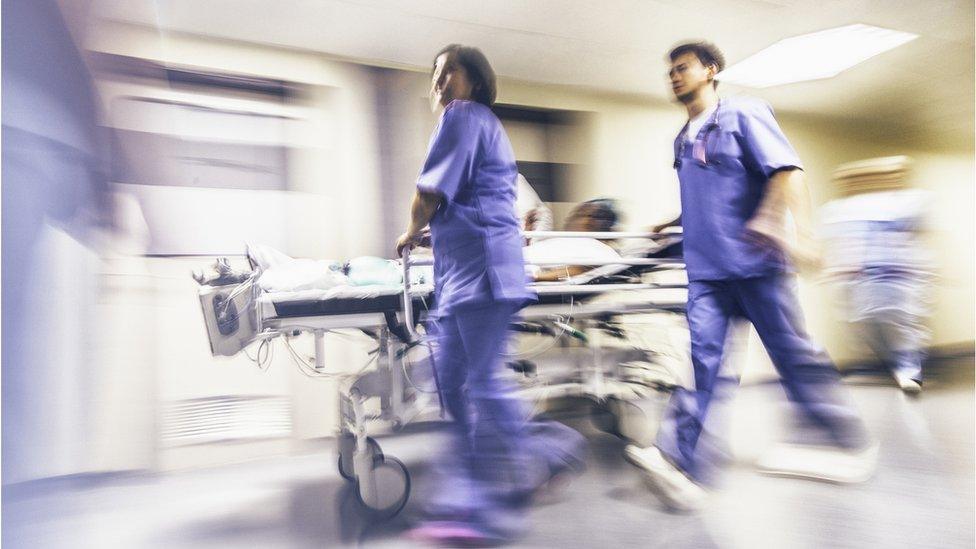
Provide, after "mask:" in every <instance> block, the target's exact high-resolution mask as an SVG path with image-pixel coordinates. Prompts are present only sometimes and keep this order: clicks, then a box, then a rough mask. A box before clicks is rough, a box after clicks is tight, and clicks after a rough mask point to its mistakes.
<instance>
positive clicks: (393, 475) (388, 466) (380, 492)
mask: <svg viewBox="0 0 976 549" xmlns="http://www.w3.org/2000/svg"><path fill="white" fill-rule="evenodd" d="M371 476H372V485H373V486H372V488H373V489H372V493H371V494H364V493H363V492H365V491H366V490H365V488H366V486H365V483H364V482H363V479H359V485H358V486H357V487H356V488H357V490H356V499H358V500H359V503H360V504H362V506H363V507H365V508H366V509H368V510H369V511H371V512H373V513H376V514H377V515H382V516H386V517H391V516H393V515H396V514H397V513H399V512H400V510H401V509H403V506H404V505H406V504H407V499H409V497H410V473H408V472H407V466H406V465H404V464H403V462H402V461H400V460H399V459H397V458H395V457H393V456H383V457H382V458H381V459H378V460H376V461H374V462H373V470H372V475H371Z"/></svg>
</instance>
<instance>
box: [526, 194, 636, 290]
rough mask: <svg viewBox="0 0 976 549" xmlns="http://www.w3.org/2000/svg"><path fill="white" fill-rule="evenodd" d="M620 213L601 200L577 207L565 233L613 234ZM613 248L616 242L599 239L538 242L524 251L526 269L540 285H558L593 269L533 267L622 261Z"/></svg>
mask: <svg viewBox="0 0 976 549" xmlns="http://www.w3.org/2000/svg"><path fill="white" fill-rule="evenodd" d="M618 219H619V216H618V215H617V210H616V208H615V207H614V203H613V201H612V200H609V199H605V198H601V199H597V200H588V201H586V202H583V203H581V204H579V205H577V206H576V207H575V208H573V210H572V211H571V212H570V214H569V217H568V218H567V219H566V223H565V225H564V226H563V230H564V231H570V232H611V231H614V230H615V228H616V226H617V220H618ZM610 244H613V241H606V240H604V241H600V240H597V239H595V238H560V237H555V238H547V239H545V240H536V241H534V242H533V243H532V244H530V245H529V246H526V247H525V248H523V249H522V253H523V255H524V257H525V263H526V269H527V270H529V271H530V273H531V275H532V278H533V280H535V281H536V282H555V281H559V280H564V279H567V278H571V277H573V276H577V275H580V274H583V273H585V272H586V271H588V270H590V269H592V268H593V266H592V265H565V266H557V267H554V266H551V265H550V266H545V267H536V266H534V265H532V264H533V263H546V262H553V261H562V260H572V259H578V260H582V259H585V260H592V261H601V262H606V263H608V264H612V263H613V261H614V260H616V259H620V253H618V252H617V250H615V249H614V248H613V247H612V246H611V245H610Z"/></svg>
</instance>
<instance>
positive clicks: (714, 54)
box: [668, 42, 725, 87]
mask: <svg viewBox="0 0 976 549" xmlns="http://www.w3.org/2000/svg"><path fill="white" fill-rule="evenodd" d="M686 53H691V54H694V55H695V57H697V58H698V60H699V61H701V64H702V65H704V66H706V67H708V66H712V67H715V74H718V73H720V72H722V71H723V70H725V56H724V55H722V50H720V49H718V46H716V45H715V44H712V43H711V42H688V43H686V44H680V45H678V46H675V47H674V49H672V50H671V52H670V53H668V58H669V59H671V62H672V63H673V62H674V60H675V59H677V58H679V57H681V56H682V55H684V54H686ZM712 85H713V86H714V87H718V80H712Z"/></svg>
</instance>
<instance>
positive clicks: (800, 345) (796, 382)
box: [627, 43, 876, 510]
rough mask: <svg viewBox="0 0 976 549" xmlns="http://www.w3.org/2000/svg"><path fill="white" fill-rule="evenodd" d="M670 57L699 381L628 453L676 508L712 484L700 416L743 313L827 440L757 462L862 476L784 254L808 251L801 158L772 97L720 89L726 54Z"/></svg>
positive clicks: (694, 49) (809, 256)
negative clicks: (649, 442)
mask: <svg viewBox="0 0 976 549" xmlns="http://www.w3.org/2000/svg"><path fill="white" fill-rule="evenodd" d="M669 58H670V61H671V69H670V73H669V74H670V78H671V85H672V90H673V92H674V94H675V97H676V98H677V99H678V100H679V101H680V102H681V103H682V104H683V105H684V106H685V108H686V109H687V111H688V118H689V121H688V123H687V124H686V125H685V127H684V128H683V129H682V130H681V132H680V133H679V135H678V137H677V139H676V140H675V143H674V152H675V160H674V166H675V169H676V170H677V172H678V179H679V181H680V183H681V206H682V213H681V217H680V218H679V219H680V224H681V225H682V227H683V231H684V256H685V264H686V265H687V271H688V279H689V285H688V325H689V328H690V330H691V355H692V362H693V365H694V370H695V390H694V391H689V390H681V389H679V390H678V391H676V392H675V394H674V395H673V397H672V400H671V403H670V405H669V408H668V410H667V412H666V415H665V419H664V422H663V424H662V425H661V428H660V430H659V433H658V438H657V442H656V446H652V447H649V448H644V449H641V448H637V447H633V446H632V447H629V448H628V449H627V456H628V458H629V459H630V460H631V461H632V462H633V463H634V464H636V465H638V466H639V467H641V468H642V469H643V470H644V472H645V473H646V474H647V477H648V480H649V481H650V484H651V486H652V488H654V489H655V492H656V493H657V494H658V495H659V496H660V497H661V499H662V500H663V501H664V502H665V503H666V504H668V505H669V506H670V507H671V508H673V509H679V510H681V509H684V510H690V509H693V508H695V507H697V506H698V504H700V503H701V501H702V499H703V497H704V495H705V492H704V490H703V489H702V485H707V484H709V481H710V480H711V479H712V477H713V473H714V469H715V462H716V461H717V460H716V459H715V457H714V456H711V455H710V450H709V448H710V447H711V446H710V445H709V444H707V441H706V442H705V443H701V442H702V438H703V437H702V431H703V425H704V424H705V420H706V416H707V412H708V410H709V404H710V403H713V396H714V395H715V394H716V393H717V392H720V385H721V384H720V383H717V382H718V380H719V370H720V367H721V364H722V355H723V350H724V346H725V340H726V336H727V333H728V329H729V325H730V322H731V321H732V320H733V319H736V318H745V319H746V320H748V321H750V322H751V323H752V324H753V326H754V327H755V328H756V332H757V333H758V334H759V337H760V338H761V339H762V342H763V345H764V346H765V347H766V350H767V351H768V353H769V355H770V357H771V358H772V361H773V364H774V365H775V366H776V369H777V370H778V372H779V374H780V376H781V378H782V384H783V386H784V388H785V389H786V393H787V395H788V396H789V398H790V399H791V400H792V401H793V402H794V403H795V404H796V405H797V407H798V409H799V411H800V415H801V417H802V419H803V420H805V423H806V424H808V425H810V426H812V427H815V428H817V431H819V432H820V433H821V434H823V435H824V438H825V442H826V443H827V445H828V447H831V448H832V449H831V450H827V449H826V448H823V447H813V446H790V447H780V448H778V449H776V450H775V451H774V452H773V453H771V454H770V455H769V456H768V458H767V459H766V460H764V461H763V462H762V463H761V464H760V466H761V467H763V468H765V469H766V470H767V471H768V472H771V473H778V474H787V475H794V476H808V477H817V478H823V479H827V480H832V481H837V482H853V481H859V480H865V479H866V478H867V477H868V476H870V474H871V472H872V471H873V464H874V459H875V458H874V456H875V453H876V449H875V448H874V447H873V446H872V445H870V443H869V440H868V437H867V434H866V432H865V430H864V428H863V425H862V423H861V421H860V419H859V417H858V414H857V413H856V412H855V410H854V409H853V408H852V406H851V404H850V403H849V402H848V401H847V400H846V399H845V398H844V397H843V395H842V394H840V393H841V391H840V386H839V376H838V372H837V369H836V367H835V366H834V364H833V363H832V362H831V360H830V358H829V357H828V356H827V355H826V354H825V353H824V352H823V350H822V349H821V348H820V347H818V346H817V345H816V344H815V343H814V342H813V341H811V340H810V337H809V336H808V335H807V333H806V330H805V328H804V325H803V319H802V311H801V310H800V307H799V303H798V302H797V298H796V283H795V275H794V274H793V272H792V266H791V261H796V262H800V263H803V262H807V261H812V260H813V259H814V258H815V254H814V253H813V252H812V251H811V250H812V249H813V246H812V245H811V242H812V238H811V237H810V236H809V235H810V234H811V231H810V229H809V203H808V198H807V191H806V187H805V181H804V178H803V166H802V164H801V163H800V159H799V158H798V157H797V155H796V152H795V151H794V150H793V147H792V146H791V145H790V143H789V141H787V139H786V137H785V136H784V135H783V132H782V131H781V130H780V128H779V125H778V124H777V123H776V119H775V118H774V117H773V113H772V110H771V109H770V107H769V105H767V104H766V103H764V102H762V101H759V100H755V99H749V98H738V97H737V98H734V99H722V98H720V97H719V96H718V94H717V92H716V86H717V82H715V80H714V78H715V75H716V74H718V73H719V72H720V71H721V70H722V68H723V67H724V65H725V60H724V58H723V56H722V54H721V52H720V51H719V50H718V49H717V48H716V47H715V46H713V45H711V44H708V43H690V44H684V45H681V46H678V47H677V48H675V49H674V50H673V51H671V53H670V55H669ZM787 210H790V211H791V213H792V214H793V217H794V220H795V223H796V227H797V236H798V244H797V245H796V246H791V245H789V244H787V239H785V238H784V232H785V229H784V227H785V223H784V222H785V213H786V211H787ZM677 222H679V221H678V220H676V222H675V224H676V223H677Z"/></svg>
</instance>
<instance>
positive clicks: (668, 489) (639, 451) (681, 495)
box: [624, 444, 708, 511]
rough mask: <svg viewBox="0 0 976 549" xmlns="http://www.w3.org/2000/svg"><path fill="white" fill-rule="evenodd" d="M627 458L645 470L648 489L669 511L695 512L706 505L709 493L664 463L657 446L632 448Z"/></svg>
mask: <svg viewBox="0 0 976 549" xmlns="http://www.w3.org/2000/svg"><path fill="white" fill-rule="evenodd" d="M624 457H626V458H627V461H629V462H631V463H633V464H634V465H636V466H637V467H640V468H641V469H642V471H643V473H644V478H645V479H646V480H647V482H648V486H649V487H650V488H651V490H653V491H654V493H655V495H657V496H658V498H660V499H661V501H662V502H663V503H664V504H665V505H666V506H668V507H669V508H670V509H672V510H675V511H695V510H697V509H698V508H700V507H701V506H702V504H703V503H704V501H705V498H706V497H707V495H708V494H707V492H705V490H704V489H703V488H702V487H701V486H699V485H697V484H695V482H693V481H692V480H691V479H689V478H688V477H687V476H686V475H685V474H684V472H682V471H681V469H678V468H677V467H675V466H674V465H672V464H671V462H670V461H668V460H667V459H665V458H664V456H663V455H662V454H661V451H660V450H658V449H657V447H656V446H649V447H647V448H639V447H637V446H634V445H633V444H631V445H629V446H627V448H625V449H624Z"/></svg>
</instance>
